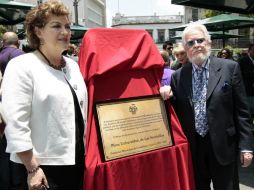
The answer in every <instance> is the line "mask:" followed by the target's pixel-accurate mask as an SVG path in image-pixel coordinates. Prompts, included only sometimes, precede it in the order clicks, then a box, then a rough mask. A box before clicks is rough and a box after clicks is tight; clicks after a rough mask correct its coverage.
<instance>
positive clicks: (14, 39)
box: [0, 32, 24, 190]
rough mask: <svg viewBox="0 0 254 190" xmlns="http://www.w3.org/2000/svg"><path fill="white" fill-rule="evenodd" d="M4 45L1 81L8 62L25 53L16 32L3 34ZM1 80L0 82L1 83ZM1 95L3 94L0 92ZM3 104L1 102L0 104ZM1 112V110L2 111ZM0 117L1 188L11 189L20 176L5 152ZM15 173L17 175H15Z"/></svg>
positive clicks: (1, 58)
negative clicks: (20, 47)
mask: <svg viewBox="0 0 254 190" xmlns="http://www.w3.org/2000/svg"><path fill="white" fill-rule="evenodd" d="M2 40H3V47H2V50H1V52H0V71H1V72H0V75H1V81H2V76H3V75H4V72H5V68H6V66H7V64H8V62H9V61H10V60H11V59H12V58H14V57H17V56H19V55H22V54H24V52H23V51H22V50H20V49H19V38H18V36H17V34H16V33H15V32H5V33H4V34H3V36H2ZM1 81H0V84H1ZM0 96H1V94H0ZM0 106H1V104H0ZM0 112H1V111H0ZM0 117H1V119H0V121H1V122H0V171H1V172H0V189H1V190H9V189H11V186H14V185H15V186H16V185H17V183H16V182H14V181H13V179H17V178H19V174H18V170H17V168H15V166H13V165H12V163H11V162H10V154H9V153H6V152H5V149H6V145H7V144H6V143H7V142H6V138H5V135H4V128H5V124H4V120H3V118H2V113H1V116H0ZM13 175H15V176H13Z"/></svg>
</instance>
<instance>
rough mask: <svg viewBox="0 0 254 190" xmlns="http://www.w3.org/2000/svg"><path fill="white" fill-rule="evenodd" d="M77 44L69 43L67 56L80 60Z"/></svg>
mask: <svg viewBox="0 0 254 190" xmlns="http://www.w3.org/2000/svg"><path fill="white" fill-rule="evenodd" d="M75 49H76V46H75V45H74V44H69V47H68V49H67V52H66V56H67V57H69V58H71V59H73V60H74V61H76V62H78V56H77V55H76V54H75Z"/></svg>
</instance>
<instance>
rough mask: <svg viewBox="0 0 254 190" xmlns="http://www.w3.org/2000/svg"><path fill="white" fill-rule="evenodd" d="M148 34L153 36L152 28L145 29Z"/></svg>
mask: <svg viewBox="0 0 254 190" xmlns="http://www.w3.org/2000/svg"><path fill="white" fill-rule="evenodd" d="M146 31H147V32H148V33H149V34H150V36H151V37H152V38H153V30H146Z"/></svg>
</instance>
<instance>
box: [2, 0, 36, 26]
mask: <svg viewBox="0 0 254 190" xmlns="http://www.w3.org/2000/svg"><path fill="white" fill-rule="evenodd" d="M34 6H35V5H32V4H27V3H20V2H16V1H9V0H0V24H1V25H14V24H18V23H20V22H23V21H24V20H25V17H26V14H27V12H28V11H29V10H30V9H31V8H32V7H34Z"/></svg>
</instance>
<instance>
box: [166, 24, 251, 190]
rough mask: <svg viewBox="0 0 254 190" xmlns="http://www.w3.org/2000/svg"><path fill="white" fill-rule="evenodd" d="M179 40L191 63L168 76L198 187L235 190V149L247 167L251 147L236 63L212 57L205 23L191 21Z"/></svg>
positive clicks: (237, 185)
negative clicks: (188, 144) (187, 142)
mask: <svg viewBox="0 0 254 190" xmlns="http://www.w3.org/2000/svg"><path fill="white" fill-rule="evenodd" d="M182 38H183V44H184V47H185V50H186V52H187V56H188V58H189V61H190V63H187V64H186V65H185V66H184V67H182V68H180V69H178V70H177V71H176V72H174V73H173V75H172V79H171V88H172V92H173V95H174V97H173V101H172V103H173V106H174V108H175V111H176V113H177V116H178V118H179V121H180V123H181V126H182V128H183V131H184V133H185V135H186V137H187V139H188V141H189V143H190V149H191V154H192V159H193V166H194V173H195V182H196V187H197V190H210V183H211V181H212V182H213V188H214V190H238V189H239V182H238V174H237V172H238V171H237V163H238V161H237V160H238V159H237V157H238V156H237V155H238V150H240V159H241V163H242V166H243V167H247V166H249V165H250V164H251V161H252V149H253V147H252V146H253V136H252V132H251V129H250V126H251V117H250V113H249V110H248V105H247V101H246V94H245V90H244V84H243V80H242V77H241V74H240V69H239V65H238V64H237V63H236V62H234V61H232V60H227V59H220V58H216V57H213V56H210V52H211V40H210V36H209V34H208V31H207V29H206V27H205V26H204V25H200V24H190V25H189V26H188V27H186V28H185V30H184V31H183V36H182ZM168 89H169V88H168ZM168 89H166V90H167V91H165V88H164V89H161V94H162V97H164V98H167V97H169V95H170V90H168ZM163 90H164V91H163Z"/></svg>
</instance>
